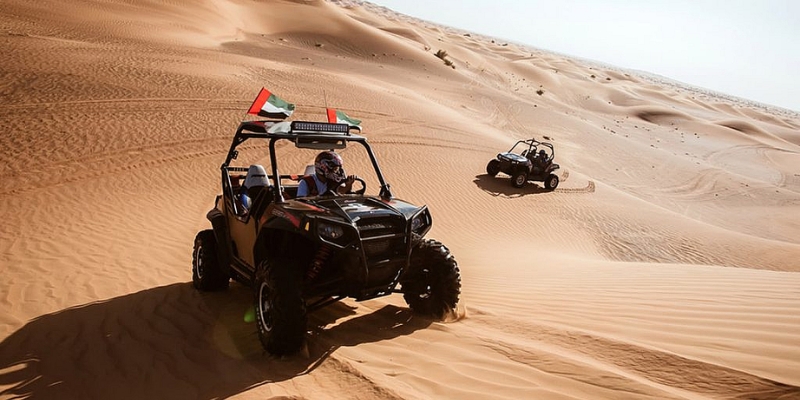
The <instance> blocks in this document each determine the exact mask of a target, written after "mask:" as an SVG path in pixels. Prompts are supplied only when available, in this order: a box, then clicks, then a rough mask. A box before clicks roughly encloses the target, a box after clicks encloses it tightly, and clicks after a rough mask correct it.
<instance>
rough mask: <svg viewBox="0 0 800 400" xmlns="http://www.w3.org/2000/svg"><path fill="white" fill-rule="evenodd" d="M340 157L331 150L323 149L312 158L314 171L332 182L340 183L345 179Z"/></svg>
mask: <svg viewBox="0 0 800 400" xmlns="http://www.w3.org/2000/svg"><path fill="white" fill-rule="evenodd" d="M343 164H344V162H343V161H342V157H341V156H340V155H338V154H336V152H333V151H323V152H322V153H319V154H318V155H317V158H315V159H314V172H316V174H317V176H318V177H325V179H326V180H328V181H331V182H334V183H342V182H343V181H344V179H345V175H344V167H343V166H342V165H343Z"/></svg>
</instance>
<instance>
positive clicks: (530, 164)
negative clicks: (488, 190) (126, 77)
mask: <svg viewBox="0 0 800 400" xmlns="http://www.w3.org/2000/svg"><path fill="white" fill-rule="evenodd" d="M554 158H555V150H553V145H552V144H550V143H547V142H539V141H537V140H536V139H527V140H520V141H518V142H517V143H516V144H514V146H512V147H511V150H509V151H507V152H505V153H500V154H498V155H497V158H495V159H494V160H491V161H489V164H487V165H486V173H487V174H489V175H491V176H496V175H497V174H498V173H499V172H502V173H504V174H506V175H509V176H510V177H511V185H512V186H514V187H515V188H521V187H523V186H525V183H526V182H528V181H538V182H544V187H545V189H547V190H554V189H555V188H556V187H557V186H558V175H556V174H554V173H553V171H555V170H557V169H559V168H560V167H559V165H558V164H555V163H553V159H554Z"/></svg>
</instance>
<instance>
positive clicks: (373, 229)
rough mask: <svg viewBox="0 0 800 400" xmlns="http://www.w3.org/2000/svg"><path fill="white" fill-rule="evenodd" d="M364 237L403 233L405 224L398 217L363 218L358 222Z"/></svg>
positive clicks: (357, 224) (359, 229)
mask: <svg viewBox="0 0 800 400" xmlns="http://www.w3.org/2000/svg"><path fill="white" fill-rule="evenodd" d="M356 226H358V231H359V233H360V235H361V238H362V239H367V238H373V237H378V236H386V235H392V234H396V233H403V232H404V231H405V225H404V224H403V221H402V220H399V219H398V218H362V219H360V220H358V221H357V222H356Z"/></svg>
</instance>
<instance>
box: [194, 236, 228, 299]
mask: <svg viewBox="0 0 800 400" xmlns="http://www.w3.org/2000/svg"><path fill="white" fill-rule="evenodd" d="M192 283H194V287H195V288H197V289H200V290H206V291H211V290H223V289H227V288H228V284H229V283H230V277H228V276H227V275H226V274H225V273H224V272H223V271H222V268H220V265H219V257H218V256H217V238H216V237H215V236H214V231H212V230H211V229H206V230H204V231H200V232H198V233H197V236H195V238H194V250H193V251H192Z"/></svg>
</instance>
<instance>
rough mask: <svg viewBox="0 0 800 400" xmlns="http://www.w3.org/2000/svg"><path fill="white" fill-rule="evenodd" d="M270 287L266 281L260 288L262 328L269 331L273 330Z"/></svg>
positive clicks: (259, 304)
mask: <svg viewBox="0 0 800 400" xmlns="http://www.w3.org/2000/svg"><path fill="white" fill-rule="evenodd" d="M268 294H269V288H268V287H267V284H266V283H262V284H261V286H260V287H259V288H258V310H256V311H258V314H259V315H260V316H261V318H259V320H260V323H261V330H262V331H263V332H269V331H271V330H272V313H271V312H270V304H269V297H268Z"/></svg>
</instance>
